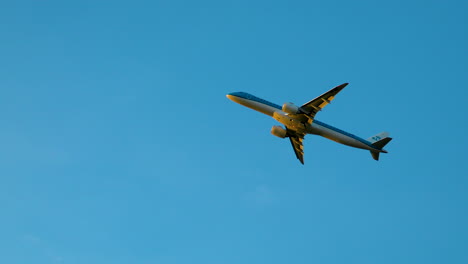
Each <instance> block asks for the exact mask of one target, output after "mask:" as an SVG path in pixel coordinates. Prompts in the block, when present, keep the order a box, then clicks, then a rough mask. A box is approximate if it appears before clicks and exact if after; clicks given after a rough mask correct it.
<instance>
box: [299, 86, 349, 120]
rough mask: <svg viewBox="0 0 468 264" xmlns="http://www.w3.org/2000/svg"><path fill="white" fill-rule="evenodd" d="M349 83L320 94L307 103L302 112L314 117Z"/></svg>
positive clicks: (301, 108)
mask: <svg viewBox="0 0 468 264" xmlns="http://www.w3.org/2000/svg"><path fill="white" fill-rule="evenodd" d="M346 85H348V83H343V84H341V85H338V86H336V87H335V88H332V89H331V90H330V91H328V92H326V93H324V94H322V95H320V96H319V97H317V98H315V99H313V100H311V101H309V102H307V103H305V104H304V105H302V106H301V107H300V108H299V109H300V110H301V112H302V113H304V114H306V115H307V116H308V117H309V118H312V119H313V118H314V116H315V114H317V113H318V112H319V111H321V110H322V108H324V107H325V106H326V105H327V104H329V103H330V102H331V101H332V100H333V98H335V96H336V95H337V94H338V93H339V92H340V91H341V90H343V88H345V87H346Z"/></svg>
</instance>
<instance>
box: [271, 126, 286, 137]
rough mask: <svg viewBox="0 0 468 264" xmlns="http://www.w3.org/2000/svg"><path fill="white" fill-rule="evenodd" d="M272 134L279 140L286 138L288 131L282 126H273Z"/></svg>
mask: <svg viewBox="0 0 468 264" xmlns="http://www.w3.org/2000/svg"><path fill="white" fill-rule="evenodd" d="M271 134H272V135H273V136H277V137H279V138H285V137H286V134H287V132H286V129H284V128H283V127H282V126H273V127H272V128H271Z"/></svg>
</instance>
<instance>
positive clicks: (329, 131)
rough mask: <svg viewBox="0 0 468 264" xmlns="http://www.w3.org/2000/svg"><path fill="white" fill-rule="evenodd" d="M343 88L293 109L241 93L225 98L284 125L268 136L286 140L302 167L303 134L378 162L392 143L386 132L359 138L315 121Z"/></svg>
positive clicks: (291, 105)
mask: <svg viewBox="0 0 468 264" xmlns="http://www.w3.org/2000/svg"><path fill="white" fill-rule="evenodd" d="M346 85H348V83H343V84H341V85H338V86H336V87H335V88H333V89H331V90H329V91H328V92H326V93H324V94H322V95H320V96H319V97H317V98H315V99H313V100H311V101H309V102H307V103H305V104H303V105H302V106H296V105H294V104H293V103H284V104H283V105H282V106H280V105H277V104H274V103H271V102H268V101H266V100H263V99H261V98H258V97H256V96H253V95H251V94H248V93H244V92H235V93H230V94H228V95H226V96H227V98H229V99H230V100H232V101H234V102H236V103H238V104H241V105H243V106H246V107H248V108H251V109H253V110H256V111H258V112H261V113H263V114H266V115H269V116H271V117H273V118H274V119H275V120H276V121H278V122H280V123H281V124H283V125H284V127H282V126H273V127H272V128H271V134H273V135H274V136H277V137H280V138H289V140H290V141H291V144H292V147H293V149H294V152H295V154H296V157H297V159H298V160H299V161H300V162H301V163H302V164H304V149H303V148H304V147H303V145H302V141H303V140H304V137H305V135H306V134H313V135H319V136H322V137H325V138H328V139H330V140H333V141H335V142H338V143H341V144H344V145H347V146H351V147H355V148H360V149H365V150H369V151H370V152H371V155H372V157H373V158H374V159H375V160H379V155H380V153H387V151H386V150H384V149H383V147H384V146H385V145H386V144H387V143H388V142H390V140H392V138H391V137H389V136H388V135H389V134H388V133H387V132H382V133H379V134H377V135H375V136H372V137H370V138H368V139H362V138H360V137H358V136H355V135H353V134H351V133H348V132H345V131H343V130H341V129H338V128H335V127H333V126H330V125H328V124H325V123H323V122H320V121H318V120H317V119H315V115H316V114H317V113H318V112H319V111H321V110H322V108H324V107H325V106H326V105H328V104H329V103H330V102H331V101H332V100H333V99H334V98H335V96H336V95H337V94H338V93H339V92H340V91H341V90H342V89H343V88H345V87H346Z"/></svg>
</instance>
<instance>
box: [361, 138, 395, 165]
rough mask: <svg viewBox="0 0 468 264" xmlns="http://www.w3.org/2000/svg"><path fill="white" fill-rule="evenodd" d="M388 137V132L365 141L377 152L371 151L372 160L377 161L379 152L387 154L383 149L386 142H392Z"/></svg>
mask: <svg viewBox="0 0 468 264" xmlns="http://www.w3.org/2000/svg"><path fill="white" fill-rule="evenodd" d="M388 135H389V134H388V132H382V133H380V134H377V135H375V136H373V137H370V138H368V139H367V140H368V141H369V142H371V144H372V146H374V147H375V148H376V149H378V150H379V151H377V150H371V155H372V158H373V159H375V160H379V155H380V152H383V153H387V151H386V150H384V149H383V147H385V145H387V144H388V142H390V141H391V140H392V138H391V137H389V136H388Z"/></svg>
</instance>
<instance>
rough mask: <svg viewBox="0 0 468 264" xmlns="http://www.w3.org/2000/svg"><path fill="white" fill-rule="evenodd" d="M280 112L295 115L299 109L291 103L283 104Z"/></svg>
mask: <svg viewBox="0 0 468 264" xmlns="http://www.w3.org/2000/svg"><path fill="white" fill-rule="evenodd" d="M282 110H283V112H285V113H288V114H297V113H298V112H299V107H297V106H295V105H294V104H293V103H284V104H283V108H282Z"/></svg>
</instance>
